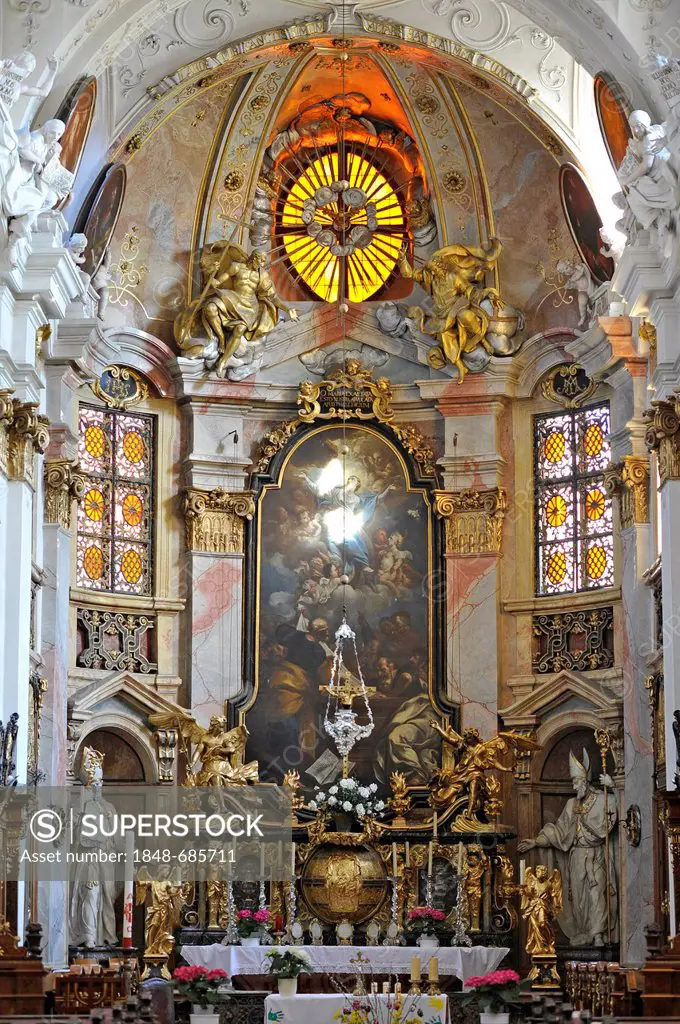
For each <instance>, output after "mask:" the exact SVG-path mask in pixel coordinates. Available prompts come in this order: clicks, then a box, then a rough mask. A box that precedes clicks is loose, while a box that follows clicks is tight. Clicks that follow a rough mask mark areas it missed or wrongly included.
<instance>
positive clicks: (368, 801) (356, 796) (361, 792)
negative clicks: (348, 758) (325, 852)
mask: <svg viewBox="0 0 680 1024" xmlns="http://www.w3.org/2000/svg"><path fill="white" fill-rule="evenodd" d="M377 792H378V787H377V785H376V784H375V782H371V783H368V784H366V785H364V783H363V782H361V781H360V780H359V779H354V778H351V777H350V778H348V779H338V781H337V782H336V783H334V784H333V785H332V786H331V787H330V789H329V790H328V792H326V791H325V790H323V789H320V788H319V787H318V786H317V787H316V789H315V790H314V799H313V800H310V801H309V807H310V809H311V810H312V811H317V812H318V813H319V814H321V815H322V816H323V817H333V818H334V819H335V825H336V828H337V829H338V831H339V832H350V831H351V829H352V825H353V823H354V822H355V821H356V822H358V823H359V824H360V825H362V826H363V824H364V822H365V821H366V819H367V818H373V819H375V818H381V817H382V816H383V813H384V811H385V802H384V800H377V799H376V793H377Z"/></svg>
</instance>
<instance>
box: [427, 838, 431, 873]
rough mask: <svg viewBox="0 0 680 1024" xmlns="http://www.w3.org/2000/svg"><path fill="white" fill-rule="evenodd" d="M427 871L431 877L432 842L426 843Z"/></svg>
mask: <svg viewBox="0 0 680 1024" xmlns="http://www.w3.org/2000/svg"><path fill="white" fill-rule="evenodd" d="M427 873H428V875H429V876H430V878H432V843H431V842H429V843H428V844H427Z"/></svg>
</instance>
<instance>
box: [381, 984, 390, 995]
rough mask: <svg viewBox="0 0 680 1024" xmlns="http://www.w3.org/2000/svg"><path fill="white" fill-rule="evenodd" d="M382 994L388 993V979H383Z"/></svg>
mask: <svg viewBox="0 0 680 1024" xmlns="http://www.w3.org/2000/svg"><path fill="white" fill-rule="evenodd" d="M382 985H383V989H382V990H383V995H384V996H388V995H389V994H390V983H389V981H383V983H382Z"/></svg>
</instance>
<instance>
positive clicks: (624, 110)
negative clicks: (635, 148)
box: [594, 74, 631, 171]
mask: <svg viewBox="0 0 680 1024" xmlns="http://www.w3.org/2000/svg"><path fill="white" fill-rule="evenodd" d="M594 84H595V109H596V110H597V119H598V121H599V122H600V131H601V132H602V138H603V140H604V144H605V147H606V150H607V152H608V153H609V159H610V160H611V162H612V166H613V168H614V170H615V171H618V169H619V167H620V166H621V164H622V162H623V158H624V156H625V155H626V149H627V147H628V140H629V139H630V138H631V130H630V125H629V124H628V115H629V114H630V106H629V104H628V103H626V101H625V99H624V95H623V89H622V87H621V86H620V85H619V83H618V82H617V81H616V80H615V79H608V78H606V77H605V76H604V75H601V74H600V75H596V76H595V80H594Z"/></svg>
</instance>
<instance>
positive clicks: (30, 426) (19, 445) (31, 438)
mask: <svg viewBox="0 0 680 1024" xmlns="http://www.w3.org/2000/svg"><path fill="white" fill-rule="evenodd" d="M12 405H13V418H12V422H11V424H10V428H9V445H8V468H9V475H10V477H11V478H12V479H13V480H25V481H26V482H27V483H30V484H33V483H34V479H33V472H34V461H35V456H36V455H42V454H43V452H45V451H46V450H47V446H48V444H49V443H50V432H49V429H48V428H49V423H50V421H49V420H48V419H47V417H46V416H43V415H42V414H41V413H39V412H38V411H37V409H38V405H37V402H25V403H24V402H20V401H18V400H17V399H14V401H13V403H12Z"/></svg>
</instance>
